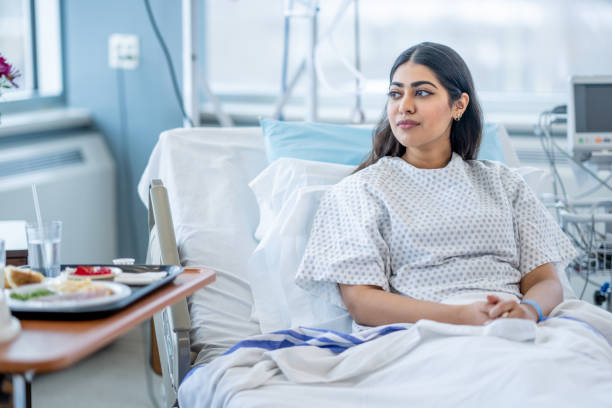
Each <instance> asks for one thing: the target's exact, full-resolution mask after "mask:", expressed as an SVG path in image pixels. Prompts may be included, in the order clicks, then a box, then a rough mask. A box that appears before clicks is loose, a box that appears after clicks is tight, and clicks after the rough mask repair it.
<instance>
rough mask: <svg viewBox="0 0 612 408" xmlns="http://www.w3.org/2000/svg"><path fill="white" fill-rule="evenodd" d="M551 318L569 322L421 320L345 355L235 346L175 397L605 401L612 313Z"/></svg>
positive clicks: (397, 402) (365, 403)
mask: <svg viewBox="0 0 612 408" xmlns="http://www.w3.org/2000/svg"><path fill="white" fill-rule="evenodd" d="M552 315H553V316H566V317H571V319H570V318H560V317H556V318H552V319H550V320H548V321H546V322H543V323H541V324H540V325H538V326H536V325H535V324H534V323H532V322H529V321H525V320H518V319H507V320H506V319H504V320H499V321H496V322H494V323H493V324H491V325H489V326H485V327H477V326H457V325H449V324H443V323H437V322H432V321H425V320H424V321H420V322H418V323H417V324H415V325H412V327H410V325H404V326H407V329H406V330H401V331H396V332H393V333H391V334H388V335H386V336H383V337H380V338H377V339H375V340H372V341H370V342H366V343H363V344H360V345H358V346H355V347H352V348H349V349H348V350H346V351H344V352H343V353H341V354H334V353H332V352H330V351H328V350H326V349H322V348H317V347H289V348H282V349H278V350H274V351H264V350H262V349H257V348H245V349H239V350H238V351H236V352H234V353H231V354H228V355H226V356H222V357H219V358H217V359H215V360H214V361H213V362H212V363H209V364H207V365H205V366H203V367H200V368H198V369H196V370H195V371H194V372H193V373H192V375H191V376H189V377H188V378H187V379H186V380H185V381H184V382H183V384H182V385H181V387H180V389H179V402H180V405H181V407H184V408H189V407H200V406H206V407H226V408H228V407H269V406H279V407H280V406H291V407H313V406H315V407H316V406H334V407H393V406H417V407H457V406H462V407H463V406H465V407H474V406H494V407H512V408H515V407H517V406H537V407H555V408H558V407H576V406H606V405H607V404H609V397H610V394H611V393H612V380H611V379H612V347H611V346H610V343H609V342H612V317H611V316H612V315H610V314H609V313H608V312H605V311H603V310H602V309H599V308H596V307H594V306H592V305H589V304H587V303H584V302H580V301H575V300H570V301H567V302H565V303H564V304H562V305H560V306H559V307H557V308H556V309H555V311H554V312H553V313H552ZM573 318H579V319H582V320H583V321H586V322H589V323H590V324H591V325H592V326H593V327H594V328H596V329H597V330H599V332H600V333H597V332H595V331H594V330H593V329H592V328H589V327H587V325H585V324H584V323H582V322H579V321H576V320H573ZM361 334H363V332H362V333H361ZM602 334H603V335H602ZM356 335H358V334H356ZM604 336H607V339H606V337H604Z"/></svg>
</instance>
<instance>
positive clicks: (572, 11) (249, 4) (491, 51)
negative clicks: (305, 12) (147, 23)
mask: <svg viewBox="0 0 612 408" xmlns="http://www.w3.org/2000/svg"><path fill="white" fill-rule="evenodd" d="M293 2H294V3H296V4H297V3H303V1H300V0H293ZM285 3H287V1H285V2H284V1H282V0H274V1H272V0H248V1H246V0H242V1H241V0H236V1H221V0H209V1H208V2H207V9H206V22H207V30H206V46H207V55H206V57H205V58H204V59H205V60H206V61H207V73H208V79H209V81H210V83H211V86H212V88H213V91H215V92H217V93H219V94H221V95H223V94H230V95H231V94H242V95H249V94H253V95H262V94H267V95H270V97H271V98H270V99H271V100H274V98H273V97H276V95H278V93H279V89H280V78H281V59H282V47H283V7H284V5H285ZM343 3H344V0H325V1H319V6H320V13H319V33H323V32H325V31H326V30H327V29H328V27H329V25H330V22H331V21H332V19H333V17H334V15H335V13H336V11H337V10H338V9H339V7H340V6H341V4H343ZM359 9H360V10H359V11H360V34H361V48H360V50H361V64H362V72H363V74H364V75H365V77H366V78H367V79H368V81H367V84H366V93H365V95H364V103H365V105H366V106H371V107H372V108H373V109H374V107H377V108H376V109H378V111H381V110H382V103H383V101H384V93H385V91H386V87H387V85H388V78H387V76H388V72H389V69H390V67H391V64H392V63H393V60H394V58H395V57H396V56H397V55H398V54H399V53H400V52H401V51H402V50H404V49H406V48H407V47H408V46H410V45H413V44H416V43H418V42H421V41H434V42H440V43H444V44H447V45H449V46H451V47H453V48H454V49H455V50H457V51H458V52H459V53H460V54H461V55H462V56H463V57H464V59H465V60H466V62H467V64H468V66H469V67H470V69H471V71H472V74H473V76H474V80H475V83H476V87H477V89H478V91H479V95H480V98H481V102H482V104H483V106H484V109H485V112H487V111H488V112H491V111H503V112H510V113H511V112H516V113H527V112H529V113H538V112H539V111H541V110H543V109H546V108H550V107H552V106H554V105H557V104H561V103H565V102H566V101H565V99H566V98H567V91H568V89H569V81H568V78H569V76H570V75H579V74H580V75H603V74H608V75H609V74H611V73H612V70H611V68H610V67H612V42H610V38H612V24H610V21H612V2H611V1H606V0H585V1H579V2H578V1H570V0H489V1H481V0H461V1H457V0H429V1H407V0H360V1H359ZM353 15H354V14H353V8H352V5H351V6H350V7H348V9H347V12H346V13H345V14H344V16H343V17H342V18H341V20H340V21H339V24H338V25H337V28H336V29H335V31H334V32H333V36H332V37H331V39H333V44H334V45H335V46H333V45H332V43H331V42H330V41H325V42H322V43H321V44H320V45H319V52H318V54H317V55H318V57H319V61H320V64H321V66H322V69H323V71H324V73H325V79H326V82H327V83H329V84H331V85H332V86H333V87H334V88H336V90H333V89H330V88H328V87H326V86H324V85H323V84H322V83H320V85H319V95H320V102H321V108H324V107H326V106H330V105H329V104H344V105H347V106H349V105H351V104H352V103H353V102H352V101H353V99H354V97H352V96H350V95H347V94H346V93H345V94H343V93H342V92H338V88H339V89H340V90H344V91H346V92H349V91H352V90H354V87H355V86H354V83H355V81H354V79H353V77H351V76H350V74H349V73H348V70H347V69H346V68H345V67H344V66H343V65H342V63H341V61H340V58H339V56H340V55H341V56H343V57H345V58H346V59H347V60H349V61H353V59H354V29H353ZM306 29H307V26H306V24H305V22H304V21H299V19H293V21H292V26H291V47H290V63H289V68H290V69H289V72H290V73H291V72H293V70H295V69H296V67H297V66H298V64H299V63H300V61H301V60H302V58H303V57H304V55H306V51H307V50H306V47H307V30H306ZM304 90H305V81H304V80H302V81H300V84H299V86H298V88H296V92H295V94H296V95H300V94H302V95H303V92H304ZM369 119H372V118H369Z"/></svg>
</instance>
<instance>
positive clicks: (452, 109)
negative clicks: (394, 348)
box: [296, 43, 574, 326]
mask: <svg viewBox="0 0 612 408" xmlns="http://www.w3.org/2000/svg"><path fill="white" fill-rule="evenodd" d="M481 134H482V115H481V111H480V107H479V104H478V101H477V98H476V92H475V90H474V85H473V81H472V76H471V74H470V71H469V69H468V68H467V66H466V64H465V62H464V61H463V59H462V58H461V57H460V56H459V55H458V54H457V53H456V52H455V51H453V50H452V49H451V48H449V47H447V46H444V45H440V44H435V43H422V44H418V45H416V46H414V47H411V48H409V49H408V50H406V51H404V52H403V53H402V54H401V55H400V56H399V57H398V58H397V60H396V61H395V63H394V64H393V67H392V68H391V73H390V85H389V94H388V101H387V109H386V115H385V116H384V117H383V118H382V119H381V121H380V123H379V124H378V126H377V128H376V130H375V133H374V142H373V150H372V152H371V154H370V155H369V157H368V159H367V160H366V161H365V162H364V163H362V164H361V165H360V166H359V167H358V169H357V171H356V172H355V173H354V174H352V175H351V176H349V177H347V178H345V179H344V180H343V181H341V182H340V183H339V184H337V185H336V186H334V187H333V188H332V189H331V190H330V191H329V192H328V193H327V194H326V195H325V197H324V198H323V199H322V201H321V205H320V208H319V210H318V212H317V215H316V217H315V221H314V223H313V227H312V230H311V236H310V240H309V242H308V246H307V248H306V252H305V255H304V258H303V260H302V263H301V265H300V268H299V270H298V273H297V276H296V283H297V284H298V285H299V286H301V287H302V288H304V289H305V290H308V291H311V292H313V293H315V294H317V295H322V296H324V297H325V298H326V299H328V300H330V301H331V302H333V303H335V304H337V305H339V306H341V307H346V308H347V309H348V310H349V312H350V313H351V316H352V317H353V320H354V321H355V323H357V324H358V325H365V326H376V325H383V324H390V323H398V322H416V321H418V320H420V319H430V320H436V321H440V322H447V323H456V324H471V325H482V324H485V323H487V322H488V321H490V320H493V319H497V318H501V317H509V318H522V319H531V320H533V321H535V322H538V321H539V320H541V319H542V318H543V317H544V316H546V315H547V314H548V313H550V312H551V311H552V309H553V308H554V307H555V306H556V305H558V304H559V303H560V302H561V301H562V298H563V295H562V287H561V284H560V282H559V279H558V276H557V271H556V269H555V265H554V264H555V262H562V261H567V260H569V259H571V258H572V257H573V256H574V249H573V247H572V246H571V244H570V242H569V240H568V239H567V237H565V235H564V234H563V232H562V231H561V230H560V229H559V227H558V226H557V225H556V223H555V222H554V220H553V219H552V217H551V216H550V214H549V213H548V212H547V211H546V209H545V208H544V207H543V206H542V204H541V203H540V202H539V201H538V200H537V198H536V197H535V196H534V194H533V192H532V191H531V190H530V189H529V187H528V186H527V185H526V184H525V182H524V181H523V179H522V178H521V177H520V175H518V174H517V173H515V172H514V171H512V170H511V169H509V168H508V167H506V166H504V165H502V164H500V163H497V162H491V161H486V160H485V161H478V160H476V155H477V153H478V147H479V144H480V140H481ZM466 299H472V300H473V299H481V300H479V301H475V302H474V301H470V302H469V303H467V304H465V300H466ZM449 303H463V304H449Z"/></svg>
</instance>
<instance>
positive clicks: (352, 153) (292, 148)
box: [260, 118, 506, 166]
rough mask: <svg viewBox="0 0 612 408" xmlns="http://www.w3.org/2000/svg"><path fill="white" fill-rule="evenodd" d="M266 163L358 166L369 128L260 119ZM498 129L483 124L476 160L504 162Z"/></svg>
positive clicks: (368, 145)
mask: <svg viewBox="0 0 612 408" xmlns="http://www.w3.org/2000/svg"><path fill="white" fill-rule="evenodd" d="M260 122H261V128H262V131H263V135H264V146H265V148H266V156H267V158H268V163H272V162H274V161H275V160H276V159H278V158H281V157H292V158H296V159H303V160H314V161H320V162H326V163H339V164H349V165H353V166H356V165H358V164H359V163H361V162H362V161H363V160H364V159H365V158H366V157H367V155H368V154H369V153H370V150H371V149H372V128H369V127H367V128H366V127H353V126H343V125H331V124H327V123H315V122H284V121H278V120H273V119H263V118H262V119H260ZM499 133H500V127H499V126H498V125H497V124H495V123H486V124H485V125H484V127H483V131H482V142H481V144H480V150H479V152H478V158H479V159H482V160H497V161H500V162H502V163H506V160H505V157H504V151H503V149H502V144H501V142H500V137H499Z"/></svg>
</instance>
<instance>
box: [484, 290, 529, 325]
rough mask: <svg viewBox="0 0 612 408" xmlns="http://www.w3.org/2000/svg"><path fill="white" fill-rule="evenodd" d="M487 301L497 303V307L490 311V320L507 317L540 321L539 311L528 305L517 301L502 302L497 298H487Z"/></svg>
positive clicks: (494, 306)
mask: <svg viewBox="0 0 612 408" xmlns="http://www.w3.org/2000/svg"><path fill="white" fill-rule="evenodd" d="M487 300H488V301H489V302H492V301H496V302H495V305H493V306H492V307H491V308H490V309H489V319H490V320H494V319H498V318H504V317H507V318H514V319H528V320H533V321H534V322H537V321H538V311H537V310H535V308H534V307H532V306H530V305H528V304H524V303H518V302H517V301H515V300H504V301H500V299H499V298H498V297H497V296H487Z"/></svg>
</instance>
